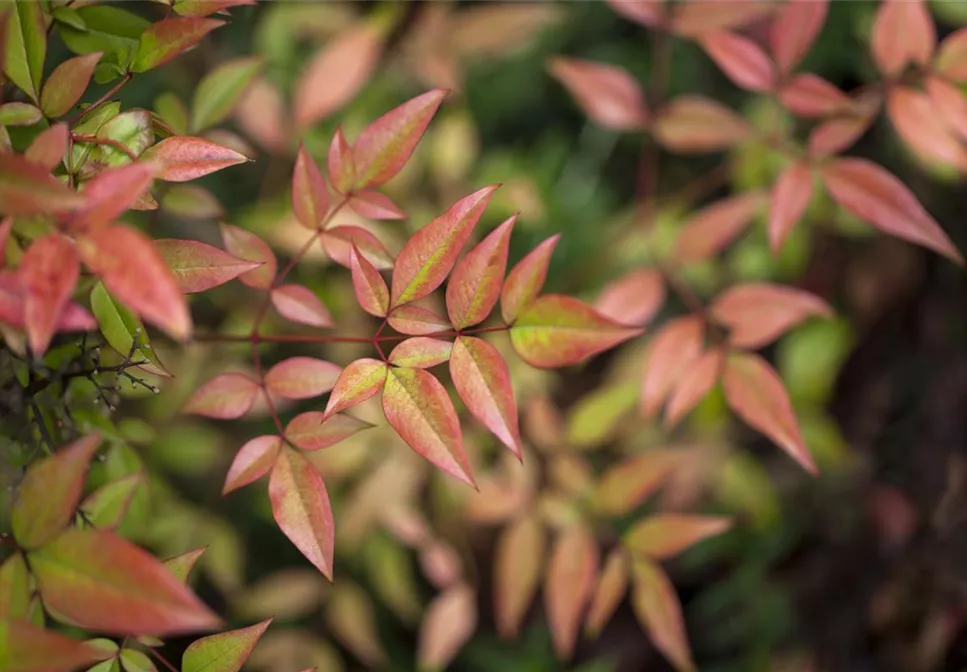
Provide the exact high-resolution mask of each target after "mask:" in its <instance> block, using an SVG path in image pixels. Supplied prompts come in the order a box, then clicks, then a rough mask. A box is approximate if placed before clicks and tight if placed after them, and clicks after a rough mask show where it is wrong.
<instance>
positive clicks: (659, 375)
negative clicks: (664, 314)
mask: <svg viewBox="0 0 967 672" xmlns="http://www.w3.org/2000/svg"><path fill="white" fill-rule="evenodd" d="M704 332H705V329H704V325H703V324H702V321H701V319H699V318H698V317H697V316H694V315H689V316H686V317H679V318H675V319H673V320H669V321H668V322H666V323H665V324H664V325H662V327H661V329H659V330H658V331H657V332H655V335H654V336H653V337H652V339H651V342H650V343H649V344H648V350H647V352H646V353H645V365H644V376H643V377H642V380H641V413H642V415H643V416H644V417H646V418H651V417H654V415H655V414H656V413H657V412H658V409H659V408H660V407H661V405H662V404H663V403H664V401H665V398H666V397H667V396H668V395H669V394H670V393H671V390H672V387H673V386H674V385H675V383H676V382H677V381H678V379H679V377H680V376H681V375H682V372H683V371H685V370H686V367H688V366H689V364H690V363H691V362H692V360H694V359H696V358H697V357H698V356H699V354H701V352H702V344H703V341H704V339H705V333H704Z"/></svg>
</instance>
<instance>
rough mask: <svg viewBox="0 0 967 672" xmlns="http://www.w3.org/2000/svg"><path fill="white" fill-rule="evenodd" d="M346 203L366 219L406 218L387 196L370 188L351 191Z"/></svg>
mask: <svg viewBox="0 0 967 672" xmlns="http://www.w3.org/2000/svg"><path fill="white" fill-rule="evenodd" d="M348 205H349V207H350V208H351V209H352V211H353V212H355V213H356V214H357V215H359V216H360V217H365V218H366V219H375V220H384V219H389V220H395V219H406V213H405V212H403V210H402V208H400V206H398V205H396V203H394V202H393V200H392V199H391V198H390V197H389V196H387V195H385V194H381V193H380V192H378V191H373V190H372V189H366V190H363V191H356V192H353V195H352V196H350V197H349V201H348Z"/></svg>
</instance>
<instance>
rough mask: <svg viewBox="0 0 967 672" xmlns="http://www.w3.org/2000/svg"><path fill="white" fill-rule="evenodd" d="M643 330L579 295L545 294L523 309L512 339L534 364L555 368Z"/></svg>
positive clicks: (612, 345)
mask: <svg viewBox="0 0 967 672" xmlns="http://www.w3.org/2000/svg"><path fill="white" fill-rule="evenodd" d="M641 333H642V330H641V329H632V328H629V327H625V326H623V325H620V324H618V323H616V322H613V321H612V320H609V319H608V318H606V317H604V316H603V315H600V314H599V313H598V312H597V311H595V310H594V309H593V308H591V307H590V306H587V305H586V304H584V303H582V302H581V301H579V300H577V299H575V298H572V297H569V296H563V295H561V294H545V295H544V296H541V297H538V298H537V299H535V300H534V301H533V302H531V303H530V304H529V305H528V306H527V307H526V308H524V309H523V310H522V311H521V312H520V314H519V315H518V317H517V320H516V321H515V322H514V324H513V326H512V327H511V328H510V342H511V344H512V345H513V346H514V350H515V351H516V352H517V354H518V355H519V356H520V358H521V359H523V360H524V361H525V362H527V363H528V364H530V365H531V366H533V367H536V368H541V369H551V368H556V367H560V366H571V365H573V364H577V363H579V362H582V361H584V360H586V359H588V358H590V357H592V356H594V355H597V354H599V353H601V352H604V351H605V350H609V349H611V348H613V347H615V346H617V345H619V344H621V343H623V342H624V341H626V340H628V339H629V338H633V337H635V336H638V335H639V334H641Z"/></svg>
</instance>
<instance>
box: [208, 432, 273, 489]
mask: <svg viewBox="0 0 967 672" xmlns="http://www.w3.org/2000/svg"><path fill="white" fill-rule="evenodd" d="M281 449H282V438H281V437H278V436H272V435H265V436H258V437H255V438H254V439H252V440H251V441H248V442H247V443H246V444H245V445H244V446H242V447H241V448H239V450H238V453H236V455H235V459H234V460H233V461H232V466H231V467H230V468H229V470H228V475H227V476H225V486H224V487H223V488H222V494H223V495H227V494H228V493H229V492H231V491H232V490H236V489H238V488H241V487H243V486H245V485H248V484H249V483H252V482H254V481H256V480H258V479H260V478H262V477H263V476H265V475H266V474H267V473H269V470H270V469H271V468H272V466H273V465H274V464H275V460H276V457H277V456H278V454H279V451H280V450H281Z"/></svg>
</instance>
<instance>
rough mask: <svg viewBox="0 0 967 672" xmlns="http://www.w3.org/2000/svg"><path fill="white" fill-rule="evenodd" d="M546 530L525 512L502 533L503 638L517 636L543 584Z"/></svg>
mask: <svg viewBox="0 0 967 672" xmlns="http://www.w3.org/2000/svg"><path fill="white" fill-rule="evenodd" d="M545 546H546V542H545V538H544V530H543V529H542V527H541V522H540V520H539V519H538V518H537V517H536V516H533V515H526V514H525V515H522V516H521V517H519V518H518V519H517V520H516V521H514V522H513V523H511V524H510V525H509V526H507V528H505V529H504V531H503V532H502V533H501V535H500V537H499V539H498V540H497V547H496V549H495V551H494V612H495V616H494V618H495V619H496V621H497V631H498V632H499V633H500V636H501V637H504V638H507V639H509V638H512V637H516V636H517V633H518V631H519V629H520V623H521V619H523V617H524V614H525V613H526V612H527V607H528V606H530V603H531V601H532V600H533V599H534V594H535V593H536V592H537V588H538V586H539V585H540V578H541V569H542V564H543V561H544V552H545Z"/></svg>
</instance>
